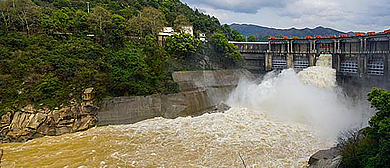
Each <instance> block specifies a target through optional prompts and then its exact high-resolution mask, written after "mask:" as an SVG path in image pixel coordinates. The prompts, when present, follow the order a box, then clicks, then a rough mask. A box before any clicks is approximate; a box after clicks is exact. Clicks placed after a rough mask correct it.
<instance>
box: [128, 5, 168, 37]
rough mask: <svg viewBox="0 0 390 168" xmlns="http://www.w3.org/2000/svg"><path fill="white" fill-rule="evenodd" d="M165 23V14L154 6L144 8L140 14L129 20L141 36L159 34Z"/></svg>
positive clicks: (132, 28) (136, 32)
mask: <svg viewBox="0 0 390 168" xmlns="http://www.w3.org/2000/svg"><path fill="white" fill-rule="evenodd" d="M165 23H166V22H165V18H164V15H163V14H162V13H161V12H160V11H159V10H158V9H155V8H153V7H147V8H144V9H143V10H142V12H141V13H140V14H139V16H137V17H134V18H132V19H131V20H129V25H130V28H131V30H132V31H133V32H134V33H135V34H137V35H139V36H141V37H144V36H146V35H148V34H157V33H158V32H159V31H161V30H162V28H163V27H164V26H165Z"/></svg>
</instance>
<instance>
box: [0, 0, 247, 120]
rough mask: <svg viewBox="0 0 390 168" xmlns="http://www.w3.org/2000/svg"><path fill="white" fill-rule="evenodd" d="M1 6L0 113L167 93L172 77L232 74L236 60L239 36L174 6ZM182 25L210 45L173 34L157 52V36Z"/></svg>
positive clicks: (140, 2)
mask: <svg viewBox="0 0 390 168" xmlns="http://www.w3.org/2000/svg"><path fill="white" fill-rule="evenodd" d="M0 5H1V8H0V111H1V112H5V111H12V109H16V108H20V107H23V106H25V105H26V104H35V105H36V106H48V107H50V108H55V107H58V106H60V105H62V104H66V103H67V102H68V101H69V100H70V99H73V98H76V99H80V95H81V92H82V91H83V90H84V89H85V88H88V87H94V88H95V89H96V91H97V95H98V97H100V98H102V97H109V96H123V95H149V94H156V93H159V94H166V93H172V92H175V87H174V84H173V82H172V80H171V72H172V71H174V70H183V69H184V70H185V69H197V68H205V67H206V68H209V69H212V68H215V67H218V68H232V67H237V66H239V60H240V58H241V57H240V54H239V53H238V52H237V50H236V49H235V46H234V45H232V44H229V43H228V40H232V38H233V37H235V38H242V36H241V35H240V34H237V32H234V33H233V32H232V31H231V30H230V27H229V26H227V25H224V26H221V25H220V23H219V21H218V19H217V18H215V17H211V16H209V15H205V14H202V13H200V12H199V11H198V10H192V9H191V8H190V7H188V6H187V5H185V4H183V3H181V2H180V1H179V0H115V1H114V0H90V1H88V3H87V2H86V1H70V0H33V1H31V0H7V1H2V2H0ZM183 25H192V26H193V27H194V32H196V33H195V34H198V33H200V32H202V33H206V34H208V35H209V37H210V38H209V40H208V41H209V42H208V43H202V42H200V41H199V40H198V39H197V38H196V37H193V36H186V35H177V36H174V37H170V38H169V39H168V40H167V42H166V43H167V44H166V45H165V46H160V45H158V43H157V37H156V35H157V33H158V32H159V31H161V29H162V28H163V27H164V26H173V27H175V28H176V29H178V28H180V27H181V26H183ZM233 34H234V36H233ZM205 60H206V61H205ZM208 61H214V63H215V62H218V64H220V66H208V64H209V62H208ZM198 62H203V64H199V63H198ZM0 114H1V113H0Z"/></svg>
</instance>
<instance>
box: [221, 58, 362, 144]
mask: <svg viewBox="0 0 390 168" xmlns="http://www.w3.org/2000/svg"><path fill="white" fill-rule="evenodd" d="M330 58H331V57H329V56H328V55H324V56H321V57H320V60H319V61H317V66H314V67H309V68H307V69H304V70H303V71H301V72H299V73H298V74H296V73H295V71H294V70H292V69H287V70H283V71H282V72H281V73H280V74H277V73H276V72H270V73H268V74H267V75H265V76H264V78H263V81H262V82H261V83H260V84H258V83H255V82H251V81H247V80H242V81H240V83H239V85H238V87H237V88H236V90H235V91H234V92H233V93H232V94H231V95H230V97H229V100H228V104H230V105H233V106H244V107H248V108H250V109H252V110H253V111H259V112H262V113H266V114H268V115H273V116H277V117H278V118H280V119H282V120H285V121H297V122H301V123H304V124H309V125H310V126H312V127H314V128H315V129H316V130H318V131H320V132H321V133H322V135H323V136H325V137H330V138H335V137H336V136H337V135H338V133H339V132H340V131H342V130H344V129H348V128H351V127H361V126H364V125H366V124H367V120H368V117H367V115H365V114H366V112H367V111H366V110H367V106H366V105H363V104H353V103H352V102H351V101H349V100H348V99H347V98H346V96H344V95H343V93H342V91H341V89H340V88H338V87H337V85H336V71H335V70H334V69H332V68H331V62H330Z"/></svg>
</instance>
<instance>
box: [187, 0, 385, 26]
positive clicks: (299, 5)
mask: <svg viewBox="0 0 390 168" xmlns="http://www.w3.org/2000/svg"><path fill="white" fill-rule="evenodd" d="M184 2H186V3H187V4H189V5H190V6H192V7H196V8H199V9H200V10H203V11H206V13H208V14H211V15H214V16H216V17H217V18H219V19H220V21H221V22H222V23H252V24H257V25H263V26H268V27H276V28H290V27H296V28H304V27H312V28H313V27H316V26H319V25H321V26H324V27H331V28H335V29H338V30H342V31H345V32H348V31H383V30H384V29H389V28H390V3H388V0H375V2H374V1H372V0H354V1H350V0H279V1H274V0H184Z"/></svg>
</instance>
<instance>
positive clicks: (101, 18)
mask: <svg viewBox="0 0 390 168" xmlns="http://www.w3.org/2000/svg"><path fill="white" fill-rule="evenodd" d="M88 20H89V21H90V22H91V25H92V29H93V30H94V31H95V32H98V33H101V32H103V28H104V26H106V25H107V24H108V23H110V22H111V12H110V11H108V10H107V9H105V8H103V7H102V6H96V7H94V8H92V9H91V13H90V14H89V17H88Z"/></svg>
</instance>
